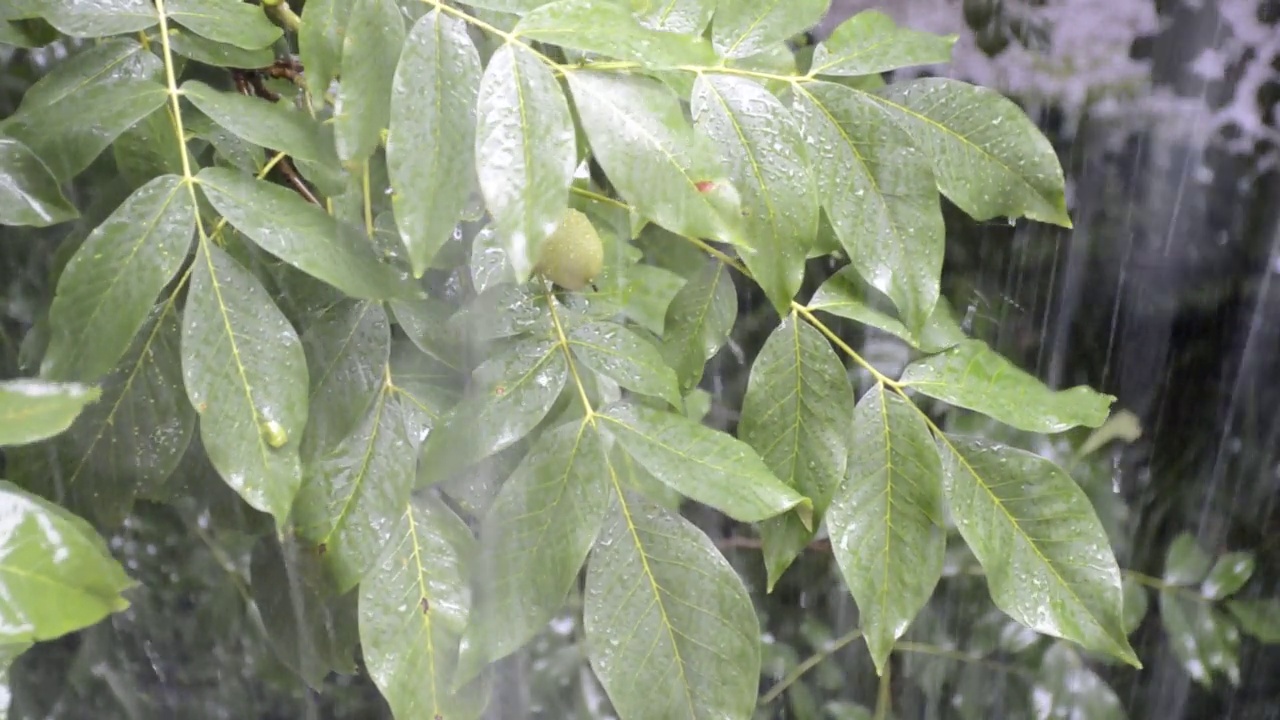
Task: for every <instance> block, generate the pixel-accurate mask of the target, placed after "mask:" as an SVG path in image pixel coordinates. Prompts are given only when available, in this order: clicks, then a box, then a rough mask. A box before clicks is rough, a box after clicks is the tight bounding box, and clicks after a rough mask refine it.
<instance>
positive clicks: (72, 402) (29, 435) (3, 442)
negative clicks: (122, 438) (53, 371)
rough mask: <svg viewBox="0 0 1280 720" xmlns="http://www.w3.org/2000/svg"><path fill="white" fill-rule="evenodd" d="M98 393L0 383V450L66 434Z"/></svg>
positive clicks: (71, 386) (76, 386)
mask: <svg viewBox="0 0 1280 720" xmlns="http://www.w3.org/2000/svg"><path fill="white" fill-rule="evenodd" d="M99 395H101V390H99V389H98V388H97V387H95V386H93V385H82V384H80V383H57V382H48V381H46V380H36V379H27V378H18V379H13V380H5V381H2V382H0V446H9V445H26V444H27V443H33V442H36V441H38V440H43V439H45V438H47V437H51V436H53V435H57V434H58V433H60V432H62V431H64V430H66V429H67V428H68V427H70V426H71V423H72V422H74V421H75V419H76V416H77V415H79V414H80V412H81V411H82V410H83V409H84V407H85V406H86V405H88V404H89V403H92V402H95V401H97V399H98V397H99Z"/></svg>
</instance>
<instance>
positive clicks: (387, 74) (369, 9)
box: [333, 0, 405, 168]
mask: <svg viewBox="0 0 1280 720" xmlns="http://www.w3.org/2000/svg"><path fill="white" fill-rule="evenodd" d="M404 36H405V32H404V17H403V16H402V15H401V13H400V6H399V5H397V4H396V1H395V0H355V3H354V5H353V6H352V8H351V15H350V19H349V21H348V24H347V26H346V28H345V34H344V36H343V39H342V61H341V71H340V72H339V73H338V75H339V77H341V78H342V86H341V88H340V90H339V91H338V100H337V102H336V103H335V105H334V108H333V129H334V138H335V140H336V142H337V146H338V157H339V158H341V159H342V162H343V163H345V164H346V165H347V167H351V168H354V167H357V166H359V165H360V164H361V163H363V162H364V161H366V160H368V159H369V156H370V155H372V154H373V151H374V150H376V149H377V147H378V144H379V142H381V137H382V132H383V131H384V130H386V129H387V125H388V124H389V122H390V117H391V83H392V75H393V74H394V72H395V67H396V63H398V62H399V60H400V48H401V46H402V45H403V44H404Z"/></svg>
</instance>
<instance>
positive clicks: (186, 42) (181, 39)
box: [169, 26, 276, 103]
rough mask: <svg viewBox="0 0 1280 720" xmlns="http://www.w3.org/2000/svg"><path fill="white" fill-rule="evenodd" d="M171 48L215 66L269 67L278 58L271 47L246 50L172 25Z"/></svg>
mask: <svg viewBox="0 0 1280 720" xmlns="http://www.w3.org/2000/svg"><path fill="white" fill-rule="evenodd" d="M169 49H170V50H172V51H173V53H174V54H175V55H181V56H183V57H189V58H191V59H192V60H195V61H196V62H202V63H204V64H206V65H212V66H214V67H227V68H241V69H249V68H261V67H267V66H268V65H270V64H271V63H273V62H275V59H276V56H275V53H274V52H272V50H271V48H270V47H262V48H257V49H254V50H245V49H244V48H239V47H236V46H235V45H229V44H227V43H220V42H218V41H216V40H210V39H209V38H207V37H204V36H202V35H197V34H195V33H192V32H184V31H182V30H181V29H180V28H175V27H172V26H170V28H169ZM256 102H259V103H261V102H262V101H260V100H258V101H256Z"/></svg>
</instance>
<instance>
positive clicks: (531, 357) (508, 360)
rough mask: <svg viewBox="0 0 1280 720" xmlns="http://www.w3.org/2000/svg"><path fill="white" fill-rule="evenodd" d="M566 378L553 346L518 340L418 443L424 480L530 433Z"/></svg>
mask: <svg viewBox="0 0 1280 720" xmlns="http://www.w3.org/2000/svg"><path fill="white" fill-rule="evenodd" d="M568 376H569V368H568V364H567V363H566V362H565V356H564V351H563V349H562V348H561V347H560V345H559V344H558V343H555V342H550V341H546V340H537V339H533V338H529V339H525V340H521V341H519V342H517V343H515V344H513V345H510V346H508V347H507V348H505V349H504V350H502V351H500V352H499V353H498V354H497V355H495V356H493V357H490V358H489V359H488V360H486V361H485V362H484V363H483V364H482V365H480V367H478V368H476V370H475V372H474V373H472V380H473V384H472V387H471V388H470V389H469V391H468V393H467V395H466V397H464V398H463V399H462V401H461V402H459V403H458V405H457V406H456V407H455V408H453V411H452V412H451V413H450V415H449V418H448V420H447V421H445V422H444V423H441V424H440V425H438V426H437V427H436V428H435V429H434V430H432V432H431V435H429V436H428V437H427V440H426V442H425V443H423V445H422V455H421V460H420V462H419V465H420V466H421V467H422V468H423V473H425V479H424V482H439V481H441V480H445V479H447V478H448V477H449V476H450V475H451V474H452V473H454V472H456V471H458V470H461V469H463V468H465V467H466V466H468V465H470V464H472V463H474V462H476V461H479V460H481V459H483V458H485V457H488V456H489V455H492V454H494V453H496V452H498V451H500V450H503V449H505V448H508V447H510V446H511V445H512V444H514V443H515V442H516V441H518V440H519V439H520V438H522V437H524V436H525V435H527V434H529V432H530V431H531V430H533V428H534V427H536V426H537V425H538V423H539V422H541V421H542V419H543V418H544V417H546V415H547V413H548V412H550V411H551V405H552V403H554V402H555V400H556V398H557V397H559V395H560V391H561V390H562V389H563V388H564V384H565V381H566V380H567V379H568Z"/></svg>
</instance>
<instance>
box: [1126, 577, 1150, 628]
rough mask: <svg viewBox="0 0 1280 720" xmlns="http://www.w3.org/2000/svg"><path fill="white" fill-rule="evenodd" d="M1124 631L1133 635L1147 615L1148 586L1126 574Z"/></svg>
mask: <svg viewBox="0 0 1280 720" xmlns="http://www.w3.org/2000/svg"><path fill="white" fill-rule="evenodd" d="M1122 589H1123V591H1124V631H1125V634H1126V635H1132V634H1133V631H1134V630H1137V629H1138V626H1139V625H1141V624H1142V621H1143V620H1145V619H1146V617H1147V588H1146V586H1144V585H1142V584H1141V583H1139V582H1137V581H1136V580H1134V579H1133V578H1132V577H1130V576H1129V575H1125V576H1124V581H1123V583H1122Z"/></svg>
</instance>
